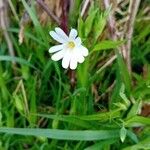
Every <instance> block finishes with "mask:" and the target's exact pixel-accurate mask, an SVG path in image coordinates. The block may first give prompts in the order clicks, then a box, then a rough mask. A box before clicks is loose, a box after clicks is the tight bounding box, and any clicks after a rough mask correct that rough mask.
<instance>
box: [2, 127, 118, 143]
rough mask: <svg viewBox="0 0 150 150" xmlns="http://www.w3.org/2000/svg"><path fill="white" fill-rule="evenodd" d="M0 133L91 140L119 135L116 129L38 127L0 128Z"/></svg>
mask: <svg viewBox="0 0 150 150" xmlns="http://www.w3.org/2000/svg"><path fill="white" fill-rule="evenodd" d="M0 133H7V134H19V135H26V136H29V135H30V136H41V137H47V138H52V139H58V140H81V141H93V140H104V139H112V138H118V137H119V131H118V130H94V131H92V130H85V131H81V130H80V131H75V130H74V131H71V130H59V129H39V128H30V129H27V128H4V127H2V128H0Z"/></svg>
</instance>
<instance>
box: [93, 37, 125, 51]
mask: <svg viewBox="0 0 150 150" xmlns="http://www.w3.org/2000/svg"><path fill="white" fill-rule="evenodd" d="M122 43H123V41H109V40H107V41H101V42H100V43H98V44H96V45H95V46H94V48H93V51H100V50H108V49H115V48H117V47H118V46H120V45H121V44H122Z"/></svg>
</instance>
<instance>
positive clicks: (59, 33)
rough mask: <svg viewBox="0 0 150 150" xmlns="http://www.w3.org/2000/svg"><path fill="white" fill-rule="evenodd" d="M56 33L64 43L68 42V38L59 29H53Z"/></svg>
mask: <svg viewBox="0 0 150 150" xmlns="http://www.w3.org/2000/svg"><path fill="white" fill-rule="evenodd" d="M55 31H56V33H57V34H58V35H59V36H61V37H62V38H63V39H64V40H65V41H68V36H67V35H66V33H65V32H64V31H63V30H62V29H61V28H55Z"/></svg>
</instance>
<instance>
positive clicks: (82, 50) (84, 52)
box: [80, 45, 89, 56]
mask: <svg viewBox="0 0 150 150" xmlns="http://www.w3.org/2000/svg"><path fill="white" fill-rule="evenodd" d="M80 48H81V53H82V55H83V56H87V55H88V53H89V52H88V49H87V48H86V47H84V46H82V45H81V46H80Z"/></svg>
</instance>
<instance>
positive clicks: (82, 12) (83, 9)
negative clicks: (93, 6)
mask: <svg viewBox="0 0 150 150" xmlns="http://www.w3.org/2000/svg"><path fill="white" fill-rule="evenodd" d="M89 3H90V0H85V1H84V4H83V7H82V10H81V17H83V16H84V14H85V11H86V9H87V7H88V5H89Z"/></svg>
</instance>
